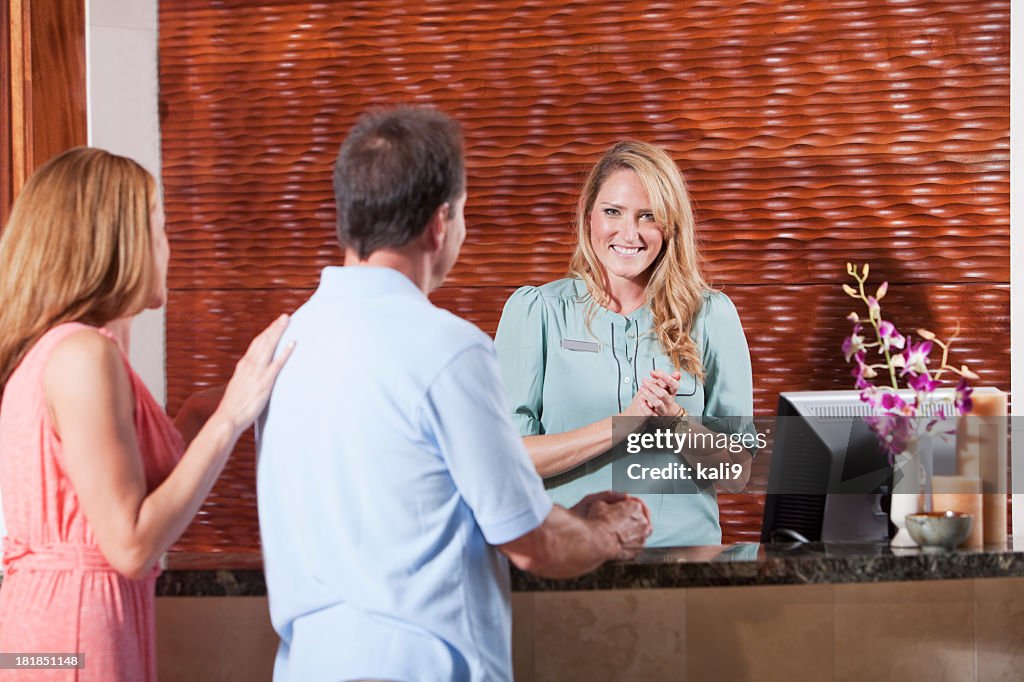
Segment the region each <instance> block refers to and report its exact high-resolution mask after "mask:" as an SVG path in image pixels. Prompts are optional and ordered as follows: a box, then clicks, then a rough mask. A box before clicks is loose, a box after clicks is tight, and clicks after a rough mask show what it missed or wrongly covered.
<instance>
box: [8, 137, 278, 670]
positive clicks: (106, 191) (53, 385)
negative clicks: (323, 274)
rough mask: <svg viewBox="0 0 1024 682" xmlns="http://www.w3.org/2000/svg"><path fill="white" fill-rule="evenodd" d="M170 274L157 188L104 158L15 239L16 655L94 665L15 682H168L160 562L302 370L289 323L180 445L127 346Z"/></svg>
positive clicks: (46, 195)
mask: <svg viewBox="0 0 1024 682" xmlns="http://www.w3.org/2000/svg"><path fill="white" fill-rule="evenodd" d="M167 260H168V245H167V237H166V234H165V232H164V226H163V210H162V208H161V206H160V202H159V198H158V196H157V192H156V185H155V182H154V181H153V178H152V177H151V176H150V175H149V174H148V173H147V172H146V171H145V170H143V169H142V168H141V167H140V166H139V165H138V164H136V163H135V162H134V161H131V160H129V159H126V158H123V157H119V156H115V155H112V154H109V153H107V152H104V151H101V150H97V149H88V148H78V149H73V150H70V151H68V152H65V153H63V154H61V155H59V156H58V157H55V158H54V159H51V160H50V161H49V162H47V163H46V164H45V165H44V166H43V167H42V168H40V169H39V171H38V172H37V173H36V174H35V175H34V176H33V177H32V179H31V180H30V181H29V182H28V183H27V184H26V186H25V188H24V189H23V190H22V193H21V195H20V196H19V198H18V201H17V202H16V204H15V206H14V209H13V211H12V213H11V218H10V220H9V222H8V224H7V226H6V228H5V230H4V232H3V233H2V234H0V489H2V490H3V505H4V507H3V511H4V518H5V521H6V525H7V533H8V537H7V538H5V540H4V547H3V550H4V551H3V563H4V577H3V583H2V586H0V652H4V653H21V654H37V655H38V654H56V653H62V654H80V655H84V656H82V657H81V659H80V660H79V667H75V668H72V667H64V668H56V667H50V668H43V669H39V668H32V669H30V668H23V669H17V668H15V669H2V670H0V680H33V681H35V680H82V681H84V680H95V681H97V682H98V681H101V680H102V681H103V682H120V681H125V682H127V681H129V680H130V681H132V682H137V681H149V680H156V670H157V667H156V657H155V651H156V637H155V618H154V583H155V580H156V576H157V574H158V573H159V569H158V567H157V562H158V560H159V557H160V556H161V554H163V553H164V552H165V551H166V550H167V549H168V548H169V547H170V546H171V544H172V543H173V542H174V541H175V540H177V538H178V537H179V536H180V535H181V533H182V532H183V531H184V530H185V528H186V527H187V526H188V524H189V522H190V521H191V520H192V517H193V516H194V515H195V513H196V512H197V511H198V509H199V507H200V505H201V504H202V502H203V500H204V498H205V497H206V495H207V494H208V493H209V491H210V488H211V487H212V486H213V484H214V482H215V481H216V479H217V477H218V476H219V474H220V472H221V470H222V469H223V467H224V464H225V462H226V461H227V458H228V456H229V455H230V453H231V451H232V449H233V447H234V444H235V442H236V441H237V440H238V437H239V436H240V435H241V433H242V432H243V431H244V430H245V429H247V428H248V427H249V426H250V425H251V424H252V422H253V420H254V419H255V418H256V416H257V415H258V414H259V413H260V412H261V411H262V409H263V407H264V406H265V404H266V401H267V398H268V396H269V393H270V389H271V387H272V385H273V382H274V379H275V378H276V376H277V373H278V371H279V370H280V368H281V366H282V365H283V363H284V361H285V360H286V359H287V357H288V354H289V351H290V349H285V351H284V352H282V353H281V354H279V356H278V358H277V359H273V354H274V349H275V347H276V346H277V342H278V339H279V338H280V336H281V334H282V332H283V331H284V329H285V327H286V326H287V318H286V317H284V316H282V317H281V318H279V319H278V320H277V321H276V322H274V323H273V324H272V325H271V326H270V327H268V328H267V329H266V330H265V331H264V332H263V333H261V334H260V335H259V336H257V337H256V338H255V339H254V340H253V342H252V345H250V347H249V350H248V351H247V352H246V354H245V356H244V357H243V358H242V360H241V361H240V362H239V363H238V367H237V368H236V371H235V373H234V376H233V377H232V378H231V381H230V382H229V383H228V385H227V387H226V389H225V391H224V394H223V398H222V399H221V400H220V402H219V404H218V405H216V407H215V409H214V408H213V405H210V407H208V408H205V409H204V408H203V407H202V406H203V404H204V402H205V403H209V401H208V400H207V401H203V400H197V401H192V402H191V403H190V407H191V408H194V409H191V410H187V411H190V412H191V414H190V415H186V418H183V419H182V420H181V421H180V423H181V424H192V425H193V426H191V427H187V428H184V433H182V432H180V431H179V429H178V428H176V426H175V424H174V423H173V422H171V420H170V419H169V418H168V417H167V415H166V414H165V413H164V412H163V410H162V409H161V408H160V406H159V405H158V404H157V403H156V401H155V400H154V399H153V397H152V396H151V395H150V393H149V391H148V390H147V389H146V387H145V386H144V385H143V383H142V381H141V380H140V379H139V377H138V376H137V375H136V374H135V372H133V371H132V368H131V366H130V365H129V364H128V358H127V356H126V349H125V347H124V344H125V336H126V335H125V334H123V333H119V331H118V330H121V329H123V328H125V326H126V323H125V320H126V319H127V318H130V317H131V316H132V315H135V314H136V313H138V312H140V311H141V310H142V309H143V308H146V307H150V308H154V307H159V306H161V305H163V304H164V301H165V299H166V284H165V280H166V272H167ZM211 412H212V414H211ZM199 413H203V414H199ZM207 417H208V418H207ZM65 663H66V662H65Z"/></svg>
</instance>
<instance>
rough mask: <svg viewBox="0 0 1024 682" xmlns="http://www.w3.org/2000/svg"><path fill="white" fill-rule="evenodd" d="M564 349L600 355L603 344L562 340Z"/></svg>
mask: <svg viewBox="0 0 1024 682" xmlns="http://www.w3.org/2000/svg"><path fill="white" fill-rule="evenodd" d="M562 348H564V349H565V350H575V351H580V352H583V353H600V352H601V344H599V343H596V342H594V341H574V340H573V339H562Z"/></svg>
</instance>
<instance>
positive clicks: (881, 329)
mask: <svg viewBox="0 0 1024 682" xmlns="http://www.w3.org/2000/svg"><path fill="white" fill-rule="evenodd" d="M878 336H879V337H880V338H881V340H882V349H883V350H888V349H889V348H898V349H900V350H902V349H903V347H904V346H905V345H906V343H907V339H906V337H904V336H903V334H900V333H899V332H898V331H897V330H896V325H894V324H893V323H892V322H889V321H888V320H882V321H881V323H879V325H878Z"/></svg>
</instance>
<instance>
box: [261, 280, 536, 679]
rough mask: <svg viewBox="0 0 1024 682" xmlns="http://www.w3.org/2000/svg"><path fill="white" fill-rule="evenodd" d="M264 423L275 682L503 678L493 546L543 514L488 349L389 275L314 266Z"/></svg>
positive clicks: (505, 640)
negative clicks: (313, 282)
mask: <svg viewBox="0 0 1024 682" xmlns="http://www.w3.org/2000/svg"><path fill="white" fill-rule="evenodd" d="M293 339H294V340H296V341H297V342H298V343H297V346H296V348H295V351H294V353H293V354H292V357H291V358H290V359H289V361H288V363H287V364H286V365H285V367H284V370H283V371H282V372H281V375H280V376H279V377H278V379H277V383H276V384H275V387H274V391H273V394H272V396H271V399H270V403H269V406H268V409H267V412H266V414H265V416H264V419H263V420H262V422H261V424H260V429H259V438H258V455H257V492H258V504H259V517H260V533H261V536H262V540H263V554H264V570H265V572H266V579H267V591H268V595H269V600H270V615H271V621H272V623H273V625H274V629H275V630H276V631H277V633H278V635H280V637H281V645H280V648H279V650H278V655H277V660H276V663H275V666H274V679H275V681H276V682H285V681H288V682H316V681H317V680H330V681H331V682H336V681H337V680H347V679H354V678H356V679H357V678H369V679H385V680H410V681H412V680H415V681H417V682H419V681H424V682H429V681H431V680H438V681H440V680H444V681H446V682H447V681H450V680H511V679H512V672H511V667H512V663H511V613H510V606H509V573H508V564H507V561H506V559H505V557H504V556H503V555H502V554H501V553H500V552H499V551H498V550H497V549H496V548H495V545H500V544H503V543H506V542H509V541H511V540H514V539H516V538H518V537H520V536H522V535H524V534H525V533H527V532H529V531H531V530H533V529H534V528H536V527H537V526H539V525H540V524H541V523H542V522H543V521H544V519H545V518H546V517H547V515H548V513H549V512H550V510H551V507H552V504H551V501H550V499H549V498H548V496H547V494H546V493H545V491H544V488H543V485H542V483H541V480H540V477H539V476H538V475H537V473H536V471H535V470H534V468H533V465H532V463H531V462H530V459H529V456H528V455H527V454H526V451H525V449H524V448H523V445H522V439H521V438H520V436H519V434H518V432H517V431H516V430H515V428H514V427H513V426H512V424H511V421H510V419H509V414H510V410H509V408H508V404H507V402H506V398H505V393H504V390H503V389H502V386H501V379H500V376H499V370H498V366H497V362H496V360H495V354H494V348H493V344H492V342H491V340H490V339H489V338H488V337H487V336H486V335H485V334H484V333H483V332H481V331H480V330H479V329H477V328H476V327H474V326H473V325H472V324H470V323H469V322H466V321H465V320H462V319H460V318H458V317H456V316H455V315H452V314H451V313H449V312H446V311H444V310H441V309H439V308H436V307H434V306H433V305H432V304H431V303H430V302H429V301H428V300H427V298H426V296H424V295H423V293H422V292H421V291H420V290H419V289H418V288H416V286H414V285H413V283H412V282H411V281H410V280H409V279H407V278H406V277H405V276H404V275H402V274H401V273H399V272H397V271H395V270H392V269H388V268H367V267H347V268H333V267H331V268H326V269H325V270H324V271H323V273H322V276H321V281H320V287H319V288H318V289H317V291H316V293H314V294H313V296H312V297H311V298H310V299H309V300H308V301H307V302H306V303H305V304H304V305H303V306H302V307H301V308H299V310H298V311H297V312H296V313H295V314H294V315H293V316H292V320H291V324H290V325H289V327H288V330H287V332H286V333H285V335H284V337H283V339H282V341H281V344H282V346H281V347H283V344H286V343H287V342H288V341H291V340H293Z"/></svg>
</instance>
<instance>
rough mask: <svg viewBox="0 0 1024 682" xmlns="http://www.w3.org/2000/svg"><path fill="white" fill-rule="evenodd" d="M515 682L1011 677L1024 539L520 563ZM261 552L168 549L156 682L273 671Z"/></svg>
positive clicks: (1023, 666)
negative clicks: (581, 566) (573, 565)
mask: <svg viewBox="0 0 1024 682" xmlns="http://www.w3.org/2000/svg"><path fill="white" fill-rule="evenodd" d="M512 589H513V595H512V606H513V643H514V647H513V648H514V659H515V661H514V666H515V672H516V680H517V682H523V681H526V682H530V681H537V682H539V681H542V680H543V681H548V680H551V681H558V682H563V681H568V682H571V681H574V680H583V681H587V682H591V681H596V680H615V681H627V682H628V681H630V680H684V681H685V680H691V681H694V682H697V681H701V680H711V679H728V680H758V681H759V682H760V681H762V680H786V681H787V682H788V681H793V680H795V681H799V680H808V681H813V682H820V681H827V680H844V681H845V680H851V681H853V680H865V679H883V680H884V679H899V680H901V682H902V681H903V680H951V681H953V680H955V681H956V682H963V681H969V680H984V681H989V680H992V681H995V680H1018V679H1020V676H1021V671H1022V670H1024V550H1021V551H1018V550H1015V549H1013V548H1012V547H988V548H986V549H984V550H978V551H965V550H959V551H955V552H949V553H940V554H929V553H925V552H922V551H919V550H908V551H901V552H899V553H894V552H893V551H892V550H890V549H889V548H888V547H887V546H884V545H853V544H809V545H774V546H758V545H735V546H731V547H690V548H676V549H652V550H648V551H646V552H644V553H643V554H641V555H640V556H639V557H638V558H637V559H636V560H634V561H629V562H621V563H611V564H607V565H605V566H604V567H602V568H601V569H599V570H598V571H596V572H594V573H592V574H590V575H587V576H584V577H581V578H576V579H573V580H558V581H554V580H544V579H540V578H536V577H533V576H530V575H527V574H524V573H521V572H518V571H513V574H512ZM265 592H266V585H265V582H264V579H263V572H262V570H261V566H260V560H259V557H258V556H254V555H230V554H202V555H181V554H172V555H169V557H168V560H167V568H166V570H165V571H164V573H163V575H162V576H161V577H160V579H159V580H158V582H157V595H158V599H157V615H158V634H159V658H160V679H161V681H162V682H175V681H176V680H194V679H211V680H212V679H216V680H270V677H271V669H272V665H273V657H274V651H275V648H276V644H277V640H276V636H275V635H274V633H273V631H272V630H271V628H270V625H269V618H268V616H267V602H266V598H265Z"/></svg>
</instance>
